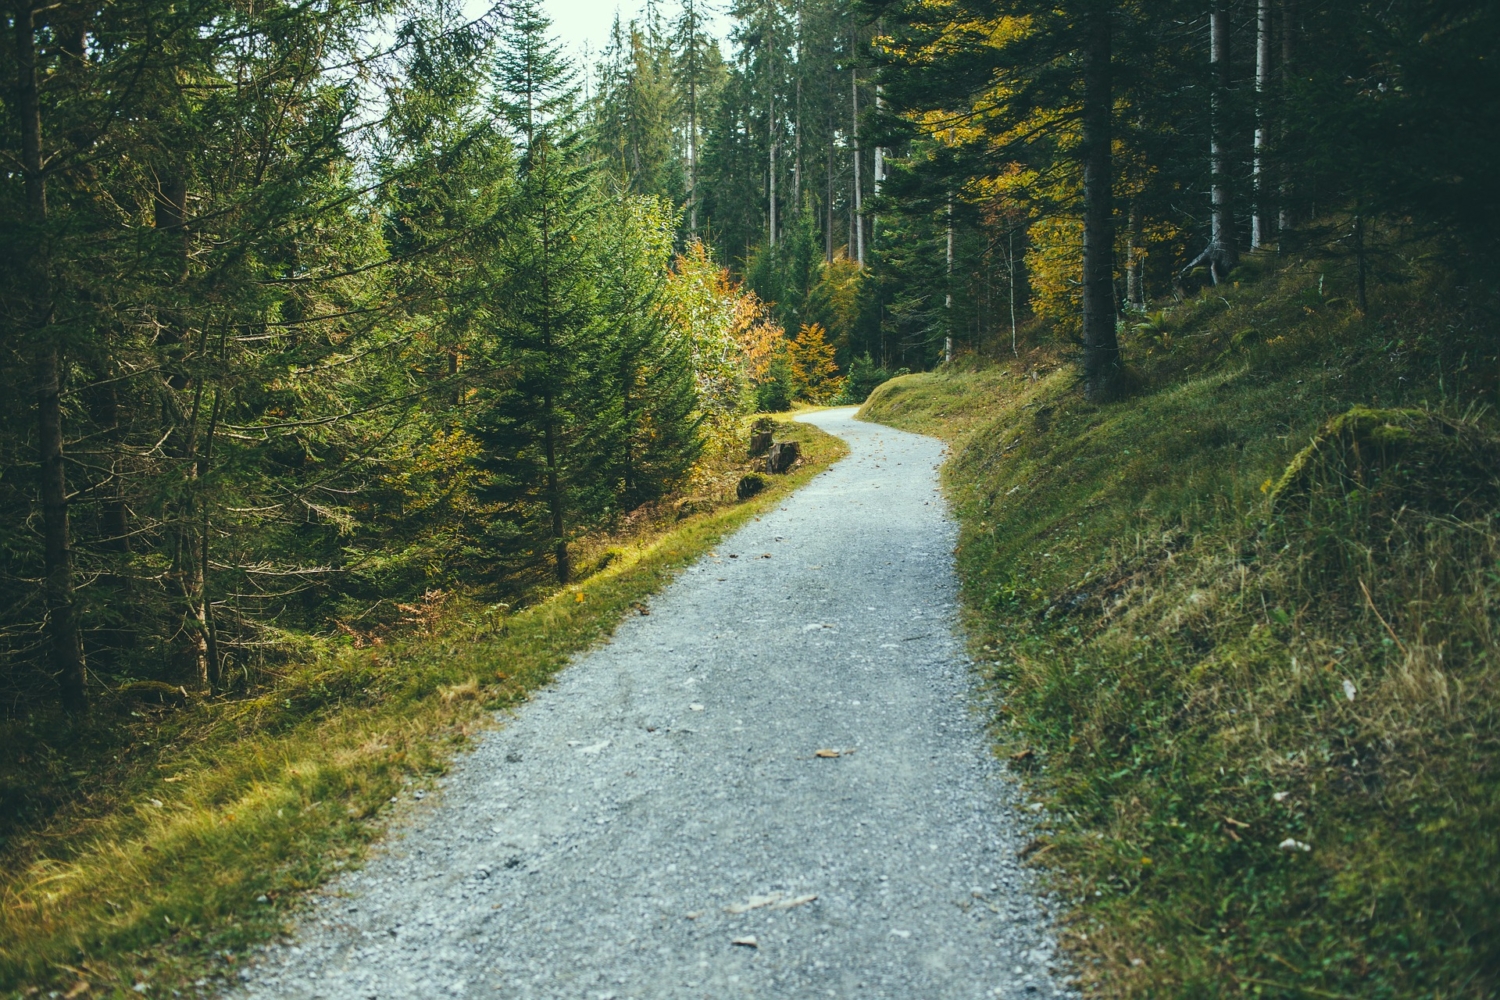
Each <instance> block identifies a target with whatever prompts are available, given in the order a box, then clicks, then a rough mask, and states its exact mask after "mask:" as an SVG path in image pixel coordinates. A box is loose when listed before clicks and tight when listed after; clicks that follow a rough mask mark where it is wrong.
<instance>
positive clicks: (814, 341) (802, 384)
mask: <svg viewBox="0 0 1500 1000" xmlns="http://www.w3.org/2000/svg"><path fill="white" fill-rule="evenodd" d="M787 352H788V354H789V355H790V360H791V363H792V372H793V374H794V376H795V377H796V380H797V395H798V396H799V397H800V398H802V399H805V400H807V401H808V402H810V403H826V402H828V401H829V400H830V399H832V398H833V397H835V396H837V395H838V394H839V390H840V389H842V388H843V387H844V380H843V379H842V378H841V377H840V376H839V366H838V362H837V361H835V360H834V349H833V345H832V344H830V343H829V342H828V333H827V331H826V330H824V329H823V326H822V324H821V323H809V324H806V325H804V326H803V327H802V329H800V330H798V331H797V336H796V337H795V338H794V339H793V340H791V341H790V342H789V343H788V345H787Z"/></svg>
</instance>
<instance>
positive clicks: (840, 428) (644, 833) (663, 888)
mask: <svg viewBox="0 0 1500 1000" xmlns="http://www.w3.org/2000/svg"><path fill="white" fill-rule="evenodd" d="M804 419H806V420H808V421H809V422H811V423H814V424H816V425H818V426H819V427H822V428H823V429H825V430H827V431H829V432H830V433H833V434H837V435H839V436H840V437H843V438H844V439H845V440H847V441H848V442H849V444H850V447H851V449H852V453H851V455H850V456H849V457H848V458H846V459H845V460H843V461H842V462H840V463H838V464H837V465H836V466H834V467H833V468H832V469H830V470H829V471H828V472H826V473H824V474H823V475H821V476H819V477H818V478H817V479H815V480H814V481H813V482H812V483H811V484H809V485H808V486H807V487H805V488H804V489H802V490H801V491H800V492H798V493H797V494H795V495H794V496H792V497H791V498H789V499H788V500H787V501H785V502H784V503H783V504H782V505H781V506H780V507H779V508H778V509H776V510H774V511H772V512H771V513H769V514H767V515H766V516H765V517H763V518H762V519H761V520H759V521H757V522H754V523H752V524H750V525H749V526H747V527H745V528H744V529H742V530H741V531H739V532H738V533H737V534H735V535H734V536H732V537H731V538H729V539H728V540H726V541H725V542H724V543H723V544H722V545H721V546H720V547H719V549H718V551H717V552H716V553H714V554H713V555H711V556H709V557H707V558H705V559H704V560H703V561H702V562H700V563H699V564H698V565H696V566H694V567H693V568H691V569H690V570H688V571H687V572H686V573H685V574H684V575H683V576H682V577H681V578H680V579H679V580H678V581H677V582H676V583H674V584H673V585H672V586H671V587H669V588H668V589H667V590H666V591H664V592H663V593H662V594H661V595H660V596H659V597H658V598H656V599H655V600H654V601H653V602H652V606H651V614H650V615H649V616H640V617H632V618H631V619H630V620H629V621H627V622H626V623H625V624H624V625H622V627H621V628H620V629H619V631H618V633H617V634H616V636H615V638H614V640H613V641H611V642H610V643H609V644H608V645H607V646H605V647H602V648H600V649H598V650H596V651H594V652H591V653H589V654H587V655H585V656H583V657H581V658H580V659H579V660H578V661H577V662H576V663H575V664H574V665H573V666H571V667H570V668H569V669H568V670H566V671H565V672H564V673H563V674H562V675H561V677H560V678H559V679H558V680H557V682H556V683H555V684H554V685H552V686H551V687H550V688H548V689H547V690H546V691H544V692H542V693H541V694H540V695H539V696H538V697H537V698H536V699H535V700H533V701H532V702H531V703H529V704H527V705H526V706H524V707H523V708H522V709H521V710H520V711H519V712H518V713H517V714H516V717H515V718H514V719H513V720H512V721H510V722H508V723H507V724H506V725H505V726H504V728H502V729H501V730H499V731H497V732H495V733H493V734H491V735H489V736H487V737H486V738H485V739H484V740H483V741H482V742H481V744H480V746H479V747H478V749H477V750H475V752H474V753H472V754H470V755H469V756H467V757H465V758H464V759H462V760H461V761H459V762H458V763H457V765H456V766H455V767H454V769H453V771H452V772H451V774H450V775H449V776H448V777H447V778H446V779H444V781H443V782H442V787H441V789H440V791H439V792H437V793H435V794H434V795H432V796H429V798H428V800H427V802H426V803H424V806H428V808H424V809H422V810H419V811H418V813H417V815H416V816H415V817H414V818H413V819H412V820H411V821H410V822H408V823H406V824H405V825H404V826H403V827H402V828H401V829H399V830H398V831H397V832H396V833H394V834H393V835H392V838H391V841H390V843H389V845H388V846H387V847H386V848H385V849H384V850H383V851H381V852H379V853H377V855H376V856H375V857H374V858H372V859H371V861H370V862H369V864H368V865H367V866H366V867H365V868H364V869H362V870H361V871H358V872H352V873H350V874H348V875H346V876H343V877H341V878H340V879H338V880H336V881H335V882H334V883H332V884H331V885H329V886H328V887H327V888H326V889H325V891H324V892H323V894H322V895H321V897H320V898H319V899H318V900H316V901H315V903H314V905H313V908H312V909H311V911H310V912H309V913H308V914H307V915H306V916H305V917H304V919H303V921H302V924H301V926H300V929H299V930H298V932H297V935H296V938H295V941H294V943H292V944H289V945H281V946H277V947H274V948H272V949H271V950H270V951H269V952H268V953H267V954H266V955H265V956H264V959H263V960H262V961H260V962H258V963H257V964H255V965H254V966H253V967H252V968H249V969H247V970H246V971H245V973H244V974H243V975H244V976H245V977H246V981H245V982H244V983H243V984H242V986H241V987H240V988H239V990H238V991H237V992H238V993H239V994H240V995H247V996H251V997H277V998H301V997H328V998H338V1000H344V998H366V997H368V998H381V1000H384V998H387V997H389V998H423V1000H430V998H437V997H446V996H451V997H501V998H509V997H516V998H543V997H546V998H567V1000H582V998H590V1000H592V998H618V1000H624V998H638V1000H646V998H657V997H672V998H679V997H681V998H688V997H693V998H713V1000H720V998H731V997H734V998H738V997H747V998H748V997H760V998H767V1000H773V998H774V1000H781V998H801V997H825V996H826V997H844V998H861V1000H862V998H867V997H889V998H893V1000H895V998H900V1000H944V998H972V997H997V996H998V997H1023V996H1038V995H1040V996H1053V995H1060V993H1061V991H1060V988H1059V987H1058V986H1056V985H1055V984H1054V981H1053V980H1052V978H1051V977H1050V976H1049V975H1048V972H1047V964H1048V963H1049V961H1051V960H1052V956H1053V951H1052V943H1051V935H1050V932H1049V929H1048V921H1047V918H1046V912H1045V907H1044V903H1043V901H1042V900H1041V899H1040V897H1038V896H1037V894H1036V891H1035V889H1034V886H1033V881H1032V878H1031V876H1030V875H1029V873H1027V872H1026V871H1025V870H1024V869H1023V868H1022V867H1021V866H1020V865H1019V864H1018V863H1017V861H1016V851H1017V849H1018V848H1019V847H1020V846H1021V845H1022V844H1023V843H1024V842H1025V840H1026V839H1027V838H1028V836H1029V834H1028V833H1027V832H1026V829H1027V821H1026V819H1024V818H1023V814H1022V813H1021V812H1020V811H1019V810H1018V808H1017V807H1018V805H1019V803H1018V802H1017V801H1016V795H1017V793H1016V792H1015V790H1014V786H1013V785H1012V784H1011V783H1009V782H1008V781H1006V780H1004V778H1003V777H1002V773H1001V769H1000V768H999V766H998V765H996V764H995V763H994V762H993V760H992V758H991V756H990V754H989V752H988V748H987V741H986V739H985V736H984V733H983V731H982V727H981V725H980V722H979V720H978V719H977V718H976V716H975V713H973V712H971V711H970V710H969V706H970V694H971V691H972V678H971V676H970V674H969V664H968V661H967V659H966V657H965V656H964V653H963V649H962V646H961V644H960V642H959V641H958V639H957V638H956V637H955V629H956V620H955V602H956V582H955V579H954V574H953V565H952V557H951V555H950V552H951V550H952V548H953V542H954V531H955V529H954V526H953V524H952V522H951V521H950V520H949V519H948V518H947V516H946V513H945V509H944V506H943V502H942V498H941V496H940V495H939V493H938V490H937V479H936V468H937V466H938V464H939V462H940V461H941V459H942V445H941V444H940V443H939V442H937V441H935V440H933V439H931V438H925V437H920V436H917V435H913V434H906V433H902V432H900V431H895V430H891V429H889V428H885V427H880V426H877V425H873V424H867V423H862V422H858V421H855V420H854V419H853V411H852V410H849V409H845V410H830V411H825V412H820V413H816V414H813V415H810V416H808V417H806V418H804ZM820 751H822V752H824V753H823V755H821V756H820V755H819V754H820ZM832 751H836V752H837V756H833V755H832V754H831V752H832ZM737 942H739V943H737Z"/></svg>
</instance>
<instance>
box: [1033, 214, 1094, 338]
mask: <svg viewBox="0 0 1500 1000" xmlns="http://www.w3.org/2000/svg"><path fill="white" fill-rule="evenodd" d="M1027 235H1028V237H1029V238H1030V240H1031V249H1030V251H1028V252H1027V254H1026V270H1027V274H1028V276H1029V277H1030V279H1031V308H1032V309H1033V310H1034V311H1035V312H1036V314H1037V315H1038V316H1045V317H1047V318H1049V319H1052V320H1054V321H1056V322H1057V323H1058V324H1059V325H1060V326H1061V327H1062V328H1063V329H1064V330H1076V329H1078V328H1079V327H1080V326H1081V324H1082V316H1083V220H1082V219H1078V218H1064V217H1058V216H1051V217H1049V218H1046V219H1040V220H1038V221H1037V222H1034V223H1032V225H1031V228H1030V229H1029V230H1028V231H1027Z"/></svg>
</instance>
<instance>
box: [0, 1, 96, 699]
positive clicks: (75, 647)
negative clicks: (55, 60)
mask: <svg viewBox="0 0 1500 1000" xmlns="http://www.w3.org/2000/svg"><path fill="white" fill-rule="evenodd" d="M15 29H16V37H15V45H16V115H17V117H18V118H19V119H20V125H21V170H22V172H23V173H24V175H25V188H26V222H27V226H28V228H30V230H31V232H30V233H29V234H27V235H28V236H29V237H30V240H31V243H32V246H31V249H30V253H29V254H27V257H26V262H27V265H28V267H29V268H30V270H31V274H30V276H29V284H30V292H31V295H32V301H31V303H30V315H29V316H28V317H27V322H28V325H29V326H30V327H31V333H32V336H33V338H34V341H33V348H32V351H33V353H32V377H33V382H34V386H33V392H34V393H35V398H36V415H37V450H38V452H39V454H38V458H39V459H40V464H41V470H40V471H41V475H40V482H39V484H38V486H39V489H38V492H39V494H40V499H41V505H42V577H43V585H42V587H43V594H44V596H45V599H46V604H47V624H46V633H47V647H48V660H49V661H50V664H51V668H52V671H53V673H54V674H55V675H56V677H57V683H58V688H59V691H60V692H61V695H62V702H63V704H64V705H65V706H66V707H67V708H68V709H69V710H70V711H81V710H83V709H84V708H86V707H87V706H88V685H87V676H86V673H85V669H84V662H83V643H82V640H81V639H80V638H79V634H78V616H77V612H76V610H75V608H74V605H73V550H72V531H71V529H70V528H69V525H68V484H67V472H66V469H65V468H64V466H63V430H62V399H61V395H62V371H61V369H62V361H61V357H60V351H59V350H58V345H57V341H56V339H55V337H54V333H53V330H52V302H51V298H52V294H51V274H50V270H49V268H48V266H47V248H46V233H45V230H46V225H47V186H46V185H47V181H46V176H45V175H44V174H43V172H42V109H41V101H40V99H39V98H38V95H37V78H36V76H37V75H36V26H35V11H34V10H33V8H32V6H31V5H30V3H22V4H19V5H17V7H16V11H15Z"/></svg>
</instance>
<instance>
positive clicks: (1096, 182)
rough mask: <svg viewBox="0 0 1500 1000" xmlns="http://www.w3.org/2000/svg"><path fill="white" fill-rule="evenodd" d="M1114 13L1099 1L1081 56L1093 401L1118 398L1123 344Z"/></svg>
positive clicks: (1088, 362)
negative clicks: (1118, 308)
mask: <svg viewBox="0 0 1500 1000" xmlns="http://www.w3.org/2000/svg"><path fill="white" fill-rule="evenodd" d="M1112 17H1113V10H1112V8H1111V4H1110V2H1109V0H1095V2H1094V4H1093V5H1092V10H1091V11H1090V13H1089V15H1088V24H1087V37H1086V39H1085V41H1084V54H1083V149H1082V153H1083V385H1084V393H1085V395H1086V396H1087V397H1088V398H1089V399H1091V400H1107V399H1113V398H1115V397H1117V396H1118V395H1119V393H1120V389H1121V382H1122V379H1121V377H1120V376H1121V371H1120V345H1119V342H1118V340H1117V339H1116V337H1115V302H1114V298H1115V279H1114V246H1115V233H1114V176H1113V172H1114V164H1113V160H1112V157H1111V150H1110V143H1111V141H1112V139H1113V136H1112V128H1111V126H1112V120H1111V119H1112V116H1113V113H1114V109H1113V103H1114V78H1113V72H1112V69H1113V67H1112V65H1111V59H1112V52H1111V46H1112V44H1113V23H1112Z"/></svg>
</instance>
